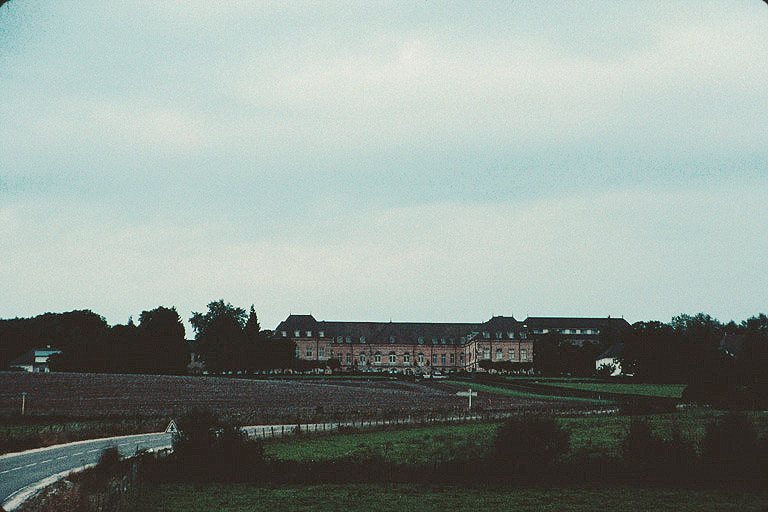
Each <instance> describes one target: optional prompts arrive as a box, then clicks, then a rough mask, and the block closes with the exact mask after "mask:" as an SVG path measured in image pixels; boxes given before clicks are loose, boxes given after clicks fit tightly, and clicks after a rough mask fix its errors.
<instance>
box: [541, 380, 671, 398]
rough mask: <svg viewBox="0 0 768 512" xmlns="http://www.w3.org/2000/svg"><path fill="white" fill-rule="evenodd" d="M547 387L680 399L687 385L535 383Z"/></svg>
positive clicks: (548, 381)
mask: <svg viewBox="0 0 768 512" xmlns="http://www.w3.org/2000/svg"><path fill="white" fill-rule="evenodd" d="M535 382H536V383H537V384H545V385H547V386H553V387H559V388H568V389H581V390H584V391H595V392H598V393H601V392H604V393H617V394H620V395H643V396H653V397H662V398H680V397H681V396H682V395H683V390H684V389H685V384H644V383H637V384H633V383H612V382H568V381H550V380H547V381H535Z"/></svg>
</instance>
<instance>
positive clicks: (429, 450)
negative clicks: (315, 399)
mask: <svg viewBox="0 0 768 512" xmlns="http://www.w3.org/2000/svg"><path fill="white" fill-rule="evenodd" d="M498 425H499V423H473V424H458V425H457V424H453V425H436V426H427V427H414V428H407V429H403V430H385V431H373V432H357V433H352V434H334V435H328V436H322V437H308V438H287V439H280V440H277V441H275V442H271V443H267V444H266V445H265V446H264V452H265V454H266V455H267V456H269V457H271V458H273V459H279V460H295V461H299V460H315V461H319V460H333V459H339V458H342V457H347V456H353V457H360V458H365V457H368V456H371V455H380V456H382V457H384V459H386V460H389V461H393V462H397V463H408V464H426V463H432V462H442V461H447V460H450V459H453V458H464V457H472V456H475V455H484V454H486V453H487V450H488V449H489V448H490V443H489V440H490V439H491V438H493V435H494V434H495V433H496V429H497V428H498Z"/></svg>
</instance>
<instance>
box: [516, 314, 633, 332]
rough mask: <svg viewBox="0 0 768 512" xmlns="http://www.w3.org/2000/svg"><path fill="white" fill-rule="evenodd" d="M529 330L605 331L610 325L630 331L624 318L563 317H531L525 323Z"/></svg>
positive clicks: (620, 329)
mask: <svg viewBox="0 0 768 512" xmlns="http://www.w3.org/2000/svg"><path fill="white" fill-rule="evenodd" d="M523 324H524V325H525V326H527V327H528V328H529V329H571V328H574V329H603V328H605V327H607V326H608V325H610V326H611V327H612V328H614V329H617V330H619V331H623V330H627V329H630V328H631V326H630V325H629V322H627V321H626V320H624V319H623V318H611V317H607V318H586V317H581V318H580V317H561V316H529V317H528V318H526V319H525V321H524V322H523Z"/></svg>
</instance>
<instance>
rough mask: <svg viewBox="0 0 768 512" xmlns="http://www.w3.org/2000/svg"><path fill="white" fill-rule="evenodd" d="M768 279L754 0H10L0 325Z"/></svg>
mask: <svg viewBox="0 0 768 512" xmlns="http://www.w3.org/2000/svg"><path fill="white" fill-rule="evenodd" d="M766 263H768V6H766V5H765V3H764V2H762V1H759V0H752V1H746V0H720V1H709V2H707V1H704V2H702V1H697V2H692V1H686V2H683V1H679V2H670V1H668V0H663V1H651V0H646V1H643V2H637V1H627V2H622V1H616V0H610V1H604V2H603V1H590V2H538V1H537V2H533V1H515V2H511V1H509V0H505V1H500V2H495V1H486V2H438V1H430V0H427V1H421V0H419V1H414V0H409V1H403V2H398V1H386V2H345V1H322V2H294V1H290V0H280V1H271V0H270V1H262V2H251V1H228V2H210V1H206V2H203V1H199V0H185V1H183V2H182V1H171V0H154V1H148V0H138V1H133V2H123V1H107V2H101V1H98V2H97V1H92V0H88V1H82V0H66V1H64V0H61V1H57V0H12V1H11V2H9V3H7V4H5V5H3V6H2V7H0V318H12V317H15V316H34V315H37V314H41V313H44V312H46V311H54V312H61V311H68V310H72V309H83V308H89V309H92V310H93V311H95V312H97V313H99V314H102V315H104V316H105V317H106V319H107V321H108V322H110V323H111V324H115V323H125V322H126V321H127V320H128V317H129V316H131V315H133V316H134V318H136V317H138V314H139V313H140V312H141V311H142V310H145V309H152V308H154V307H156V306H159V305H164V306H169V307H170V306H175V307H176V308H177V309H178V311H179V313H180V314H181V316H182V317H183V318H184V319H185V320H186V319H188V318H189V316H190V315H191V312H192V311H203V310H205V307H206V304H207V303H208V302H210V301H212V300H216V299H219V298H223V299H225V300H226V301H230V302H232V303H233V304H236V305H239V306H243V307H248V306H250V304H254V305H255V307H256V310H257V312H258V313H259V316H260V319H261V321H262V326H263V327H265V328H274V327H275V326H276V325H277V323H278V322H279V321H280V320H282V319H284V318H285V317H286V316H287V315H288V314H289V313H291V312H292V313H312V314H314V315H315V317H316V318H318V319H322V320H372V321H386V320H389V319H392V320H395V321H438V322H440V321H472V322H475V321H477V322H479V321H484V320H486V319H488V318H490V316H491V315H494V314H495V315H499V314H504V315H514V316H515V317H516V318H518V319H522V318H524V317H525V316H526V315H532V316H546V315H553V316H606V315H612V316H622V315H623V316H624V317H625V318H627V320H629V321H630V322H633V321H637V320H650V319H658V320H662V321H668V320H669V319H670V318H671V317H672V316H674V315H677V314H680V313H696V312H699V311H704V312H707V313H710V314H712V315H713V316H715V317H717V318H719V319H720V320H723V321H727V320H730V319H736V320H740V319H744V318H746V317H748V316H751V315H753V314H755V313H757V312H760V311H766V310H768V304H767V302H768V301H767V299H768V272H766V268H767V265H766ZM188 336H192V333H191V332H189V329H188Z"/></svg>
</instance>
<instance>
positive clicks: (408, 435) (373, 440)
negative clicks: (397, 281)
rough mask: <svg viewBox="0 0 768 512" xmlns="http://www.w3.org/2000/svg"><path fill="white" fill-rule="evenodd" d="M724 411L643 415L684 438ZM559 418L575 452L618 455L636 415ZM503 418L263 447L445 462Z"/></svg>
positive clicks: (466, 451) (485, 438) (325, 455)
mask: <svg viewBox="0 0 768 512" xmlns="http://www.w3.org/2000/svg"><path fill="white" fill-rule="evenodd" d="M722 414H724V413H723V412H720V411H712V410H706V409H701V410H685V411H681V412H676V413H666V414H653V415H648V416H644V417H645V418H647V419H648V421H649V422H650V423H651V425H652V427H653V430H654V431H655V432H656V433H658V434H660V435H662V436H663V437H665V438H669V437H670V436H671V433H672V430H673V428H674V427H675V426H677V427H678V428H679V429H680V431H681V432H682V434H683V437H684V438H686V439H691V440H693V441H694V442H695V443H699V442H700V441H701V440H702V439H703V437H704V433H705V430H706V426H707V425H708V424H709V423H711V422H712V421H714V420H715V419H716V418H717V417H719V416H721V415H722ZM748 415H749V416H750V418H751V419H752V421H753V423H754V425H755V429H756V430H757V432H758V433H759V434H760V435H764V434H765V433H766V432H768V413H761V412H753V413H748ZM557 421H559V422H560V424H561V425H563V426H564V427H565V428H566V429H567V430H568V431H569V432H570V435H571V454H573V453H575V452H578V451H581V450H587V449H589V450H598V451H602V452H604V453H606V454H608V455H610V456H615V457H617V456H619V455H620V450H621V442H622V441H623V439H624V437H625V436H626V434H627V432H628V431H629V426H630V423H631V421H632V417H630V416H620V415H614V414H609V415H595V416H576V415H573V416H565V417H558V419H557ZM500 424H501V423H500V422H492V423H473V424H441V425H431V426H417V427H412V428H405V429H397V430H386V431H370V432H356V433H350V434H333V435H327V436H318V437H298V438H296V437H289V438H284V439H277V440H275V441H269V442H267V443H266V444H265V446H264V450H265V454H266V455H268V456H269V457H272V458H273V459H278V460H333V459H339V458H343V457H348V456H352V457H360V458H365V457H369V456H372V455H377V456H381V457H383V458H384V459H385V460H389V461H392V462H395V463H409V464H418V463H430V462H441V461H447V460H450V459H452V458H461V457H464V456H470V457H473V456H483V455H486V454H487V453H488V451H489V450H490V449H491V444H492V440H493V436H494V435H495V433H496V429H497V428H498V426H499V425H500Z"/></svg>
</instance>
